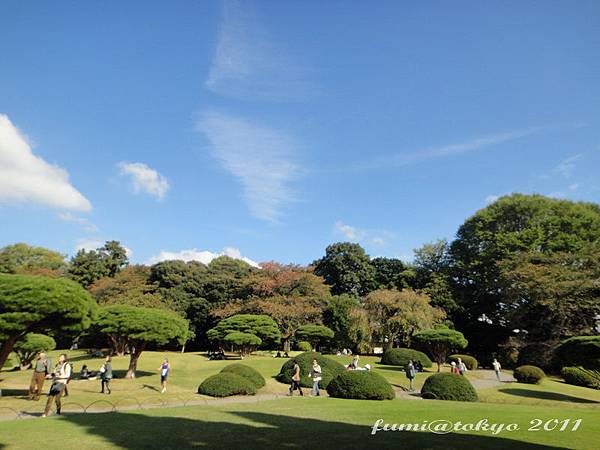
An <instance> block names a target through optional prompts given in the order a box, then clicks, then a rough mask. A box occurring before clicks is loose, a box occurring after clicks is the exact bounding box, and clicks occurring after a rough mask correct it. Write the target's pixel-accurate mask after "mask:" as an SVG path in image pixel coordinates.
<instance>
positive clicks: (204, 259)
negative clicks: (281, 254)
mask: <svg viewBox="0 0 600 450" xmlns="http://www.w3.org/2000/svg"><path fill="white" fill-rule="evenodd" d="M219 256H229V257H230V258H234V259H239V260H241V261H245V262H247V263H248V264H250V265H251V266H253V267H259V266H258V263H257V262H256V261H253V260H251V259H250V258H247V257H245V256H242V254H241V252H240V251H239V249H237V248H234V247H225V248H224V249H223V251H222V252H218V253H215V252H210V251H208V250H197V249H195V248H192V249H188V250H180V251H178V252H169V251H161V252H160V253H159V254H158V255H154V256H152V257H150V259H148V261H147V262H146V264H148V265H152V264H156V263H158V262H161V261H170V260H182V261H186V262H187V261H199V262H201V263H203V264H209V263H210V262H211V261H212V260H213V259H215V258H218V257H219Z"/></svg>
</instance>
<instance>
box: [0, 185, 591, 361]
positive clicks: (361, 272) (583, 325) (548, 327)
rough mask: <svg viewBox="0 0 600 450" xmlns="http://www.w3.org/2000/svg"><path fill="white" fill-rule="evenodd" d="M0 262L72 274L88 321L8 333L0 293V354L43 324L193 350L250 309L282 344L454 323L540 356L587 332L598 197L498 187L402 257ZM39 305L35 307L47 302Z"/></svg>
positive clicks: (339, 342)
mask: <svg viewBox="0 0 600 450" xmlns="http://www.w3.org/2000/svg"><path fill="white" fill-rule="evenodd" d="M0 273H4V274H10V275H8V276H5V277H3V278H1V279H0V280H1V282H2V283H3V284H7V283H8V284H10V283H11V280H12V279H13V278H11V277H19V276H21V277H23V276H25V277H29V278H27V279H28V280H30V279H31V277H34V278H35V277H37V278H39V279H55V280H64V283H63V284H61V285H60V287H59V289H65V290H66V291H65V292H67V291H68V290H69V289H73V288H72V284H69V283H76V284H77V285H79V286H80V287H81V289H82V290H85V293H86V295H89V298H90V299H91V302H92V303H94V305H97V311H96V312H95V313H93V314H91V315H90V318H89V323H87V324H84V326H81V327H79V328H81V329H84V328H85V329H87V331H85V332H83V334H82V331H81V329H73V330H68V329H66V330H63V331H61V333H60V334H58V333H56V330H55V329H53V326H52V317H55V318H56V315H55V316H52V317H50V316H51V315H50V316H49V318H48V319H44V321H42V323H40V324H38V325H35V326H33V325H32V326H28V328H27V331H26V332H25V333H23V330H22V329H21V332H20V333H19V334H18V335H15V334H14V333H13V332H11V330H12V329H14V328H15V324H14V323H12V322H14V321H15V320H16V319H14V317H15V314H21V312H19V311H17V310H15V308H16V306H15V302H13V305H12V306H11V305H10V303H11V298H10V297H8V295H9V294H8V292H9V291H10V292H12V291H11V290H10V289H9V288H6V293H2V292H3V291H1V290H0V339H1V340H2V341H1V342H2V347H0V360H1V359H2V354H3V353H6V351H7V350H6V349H7V346H8V345H9V344H10V343H11V342H12V344H11V348H12V345H14V343H16V342H17V341H18V340H19V339H21V338H23V337H24V336H25V335H26V334H27V333H28V332H43V333H45V334H49V335H51V336H52V337H54V339H55V340H56V341H57V342H58V343H59V345H60V343H61V339H62V340H63V341H64V339H65V338H68V339H72V338H74V337H76V336H78V335H79V336H80V338H81V339H85V338H88V339H93V338H97V337H98V336H102V338H104V339H106V338H107V337H108V342H109V344H110V345H111V346H112V347H113V350H114V351H115V352H119V351H120V349H122V348H123V345H128V346H131V347H133V348H135V349H136V350H139V351H141V350H143V348H145V346H146V345H147V344H146V343H151V344H150V345H170V344H172V343H173V342H174V341H177V342H179V343H180V344H182V343H185V342H187V348H190V349H197V348H206V347H207V346H210V345H213V344H214V343H215V342H216V341H217V340H218V341H219V342H221V343H222V342H223V339H224V338H225V335H222V334H220V335H218V336H220V337H219V338H218V339H217V338H216V337H215V336H217V334H215V333H216V331H211V332H209V330H217V329H218V326H219V323H220V322H221V321H223V320H225V319H228V318H232V317H235V316H240V315H264V316H268V317H270V318H272V319H273V321H274V322H275V323H276V324H277V327H278V330H279V333H280V336H279V340H278V341H277V342H281V346H282V349H283V350H289V349H290V348H291V346H292V345H293V343H294V342H295V341H298V339H299V336H311V333H310V332H309V331H310V326H322V327H326V328H327V329H329V330H331V331H332V333H333V336H332V337H329V338H328V340H327V341H328V343H327V345H328V346H330V347H331V348H333V349H335V348H339V349H341V348H351V349H353V350H354V351H359V352H369V351H372V350H373V348H374V347H378V346H384V347H394V346H405V347H408V346H411V345H412V344H413V342H412V341H413V338H414V336H415V335H416V334H418V333H419V332H422V331H424V330H429V329H458V330H460V331H462V332H463V333H464V335H465V337H466V338H467V339H468V341H469V349H468V351H469V352H470V353H471V354H474V355H478V356H482V357H483V359H489V358H490V357H492V356H496V357H500V358H502V359H504V360H505V361H507V362H509V363H510V362H511V361H513V360H514V362H515V363H516V362H517V360H522V359H523V358H526V357H531V358H536V359H537V360H539V359H540V358H542V359H543V358H546V357H548V355H549V354H550V353H551V351H552V350H553V349H554V347H556V345H557V344H558V343H559V342H560V341H561V340H563V339H565V338H568V337H571V336H577V335H591V334H597V332H598V329H597V325H598V318H599V317H600V283H599V282H598V280H599V279H600V206H599V205H597V204H594V203H584V202H571V201H566V200H558V199H551V198H547V197H543V196H540V195H522V194H513V195H510V196H506V197H502V198H500V199H499V200H497V201H496V202H494V203H493V204H491V205H488V206H487V207H486V208H483V209H481V210H479V211H477V212H476V213H475V214H474V215H473V216H472V217H469V218H468V219H467V220H466V221H465V222H464V223H463V225H461V226H460V228H459V229H458V231H457V233H456V236H455V238H454V240H452V241H450V242H448V241H446V240H438V241H435V242H432V243H428V244H425V245H423V246H422V247H421V248H419V249H416V250H415V256H414V260H413V261H412V262H410V263H408V262H404V261H401V260H400V259H397V258H383V257H379V258H370V257H369V255H368V254H367V253H366V252H365V250H364V249H363V248H362V247H361V246H360V245H359V244H356V243H349V242H341V243H335V244H332V245H330V246H328V247H327V248H326V250H325V254H324V255H323V256H322V257H321V258H318V259H316V260H315V261H314V262H313V263H312V264H310V265H309V266H299V265H289V264H280V263H276V262H267V263H262V264H260V268H255V267H252V266H250V265H248V264H247V263H245V262H243V261H240V260H236V259H232V258H229V257H225V256H222V257H219V258H216V259H214V260H213V261H211V262H210V264H208V265H204V264H202V263H200V262H195V261H191V262H184V261H163V262H160V263H157V264H154V265H152V266H144V265H132V264H129V261H128V258H127V253H126V251H125V249H124V248H123V247H122V246H121V245H120V244H119V243H118V242H116V241H109V242H107V243H106V244H105V245H103V246H102V247H100V248H98V249H96V250H92V251H85V250H80V251H79V252H77V254H76V255H74V256H73V257H72V258H71V259H70V260H68V261H67V260H66V258H65V256H64V255H61V254H60V253H57V252H54V251H52V250H48V249H44V248H40V247H31V246H29V245H27V244H22V243H21V244H15V245H9V246H6V247H4V248H2V249H0ZM69 280H70V281H69ZM28 282H31V281H28ZM36 282H37V281H36ZM2 283H0V284H2ZM23 289H25V288H23ZM11 295H17V294H16V293H15V292H12V293H11ZM20 301H23V302H26V301H27V300H26V299H25V297H23V298H22V299H21V300H20ZM29 301H31V302H33V303H35V304H36V305H34V307H32V308H30V309H31V311H30V312H28V313H24V314H25V315H27V314H34V311H35V310H36V307H42V305H41V304H39V300H38V299H34V298H30V300H29ZM52 305H53V306H48V307H51V308H53V307H55V308H59V309H60V305H55V304H52ZM17 309H18V308H17ZM161 312H165V313H166V314H170V315H171V316H169V317H177V318H180V319H181V320H182V321H181V322H177V321H173V320H168V322H169V323H178V324H179V325H177V326H175V327H174V328H175V329H173V330H171V332H166V331H165V336H167V337H165V338H164V339H158V336H142V337H139V335H143V334H144V330H137V331H136V330H129V331H128V332H129V334H130V335H131V336H134V335H135V336H138V337H136V338H131V339H130V338H129V337H128V338H127V344H124V343H123V339H125V338H124V336H125V334H124V331H123V330H124V328H121V329H120V331H119V326H121V327H124V326H125V325H124V324H125V323H127V322H129V321H133V320H134V319H133V317H134V316H135V315H136V314H138V315H139V317H141V316H143V317H145V319H144V320H145V322H146V323H150V322H152V323H154V324H155V325H156V327H157V330H158V329H159V328H160V326H163V325H158V324H159V323H160V320H159V319H158V318H157V316H156V314H158V315H159V316H160V314H161ZM57 314H58V312H57ZM82 314H83V313H82ZM152 314H154V315H155V316H152ZM83 315H84V314H83ZM135 317H137V318H138V319H136V320H138V321H139V317H138V316H135ZM26 322H27V321H25V322H23V323H24V324H25V323H26ZM84 322H85V320H84ZM117 323H119V324H120V325H118V326H117V325H116V324H117ZM90 325H91V326H90ZM307 327H309V328H307ZM17 328H18V327H17ZM67 328H68V327H67ZM75 328H77V327H75ZM167 328H168V327H167ZM184 328H185V330H183V329H184ZM111 330H112V331H111ZM115 330H116V331H115ZM299 330H300V333H299ZM134 331H136V332H134ZM302 331H304V334H302ZM321 332H322V330H321ZM136 333H137V334H136ZM238 333H242V334H244V333H243V331H242V332H238ZM312 333H313V334H312V335H313V336H314V335H315V334H314V333H317V332H316V331H315V330H314V329H313V330H312ZM155 334H160V333H159V332H158V333H155ZM246 334H248V333H246ZM317 334H319V333H317ZM211 335H212V339H211ZM119 339H121V341H119ZM248 339H250V338H248V336H245V337H244V336H239V335H235V336H231V337H230V341H231V342H232V343H234V342H239V343H241V342H245V343H247V344H244V345H250V346H251V347H252V346H254V347H256V346H260V345H262V343H263V342H262V339H261V342H260V343H259V342H258V341H257V340H256V339H253V340H252V342H253V343H249V342H250V341H248ZM269 339H270V338H269ZM269 339H267V340H266V341H269ZM266 341H265V345H267V344H266ZM269 345H273V342H271V343H270V344H269ZM138 356H139V355H138ZM132 364H133V365H134V366H135V364H134V362H132ZM0 365H1V364H0Z"/></svg>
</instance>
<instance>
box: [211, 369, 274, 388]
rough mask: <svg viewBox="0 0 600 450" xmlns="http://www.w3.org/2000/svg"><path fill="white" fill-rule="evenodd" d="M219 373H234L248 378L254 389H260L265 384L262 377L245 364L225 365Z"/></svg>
mask: <svg viewBox="0 0 600 450" xmlns="http://www.w3.org/2000/svg"><path fill="white" fill-rule="evenodd" d="M221 373H235V374H236V375H239V376H241V377H244V378H246V379H248V380H250V382H252V384H253V385H254V386H256V389H260V388H261V387H263V386H264V385H265V379H264V377H263V376H262V375H261V374H260V373H259V372H258V371H257V370H256V369H253V368H252V367H249V366H247V365H245V364H239V363H237V364H230V365H228V366H225V367H224V368H223V370H221Z"/></svg>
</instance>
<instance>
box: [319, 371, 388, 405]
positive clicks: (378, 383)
mask: <svg viewBox="0 0 600 450" xmlns="http://www.w3.org/2000/svg"><path fill="white" fill-rule="evenodd" d="M327 393H328V394H329V396H330V397H337V398H353V399H357V400H392V399H393V398H395V397H396V394H394V389H392V386H391V385H390V383H389V382H388V381H387V380H386V379H385V378H383V377H382V376H381V375H379V374H377V373H373V372H370V371H366V370H346V371H344V372H342V373H340V374H339V375H338V376H336V377H335V378H334V379H333V380H331V382H330V383H329V385H328V386H327Z"/></svg>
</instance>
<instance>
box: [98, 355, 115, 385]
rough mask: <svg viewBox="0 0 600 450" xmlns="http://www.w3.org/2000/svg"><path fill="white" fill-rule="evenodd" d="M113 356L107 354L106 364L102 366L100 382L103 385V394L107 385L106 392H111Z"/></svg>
mask: <svg viewBox="0 0 600 450" xmlns="http://www.w3.org/2000/svg"><path fill="white" fill-rule="evenodd" d="M112 377H113V374H112V358H111V356H110V355H109V356H107V357H106V360H105V361H104V364H102V367H101V368H100V383H101V386H102V390H101V391H100V393H101V394H104V388H105V387H106V391H107V392H106V393H107V394H110V393H111V391H110V380H112Z"/></svg>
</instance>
